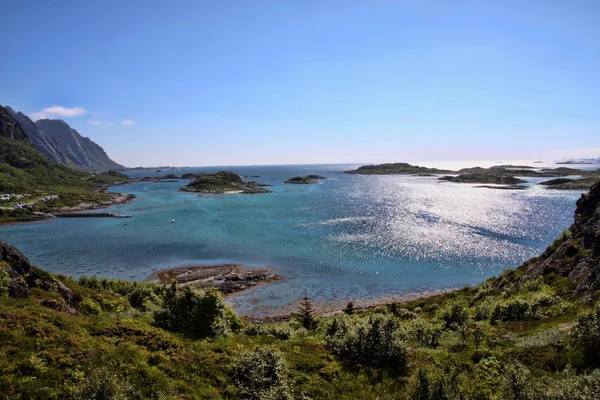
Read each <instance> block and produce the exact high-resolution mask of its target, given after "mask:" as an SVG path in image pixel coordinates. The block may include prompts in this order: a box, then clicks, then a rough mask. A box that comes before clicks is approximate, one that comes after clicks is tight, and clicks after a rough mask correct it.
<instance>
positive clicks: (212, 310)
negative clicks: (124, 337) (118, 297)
mask: <svg viewBox="0 0 600 400" xmlns="http://www.w3.org/2000/svg"><path fill="white" fill-rule="evenodd" d="M163 307H164V309H163V310H161V311H157V312H155V313H154V323H155V324H156V325H157V326H159V327H161V328H164V329H167V330H170V331H173V332H180V333H183V334H184V335H187V336H191V337H199V338H204V337H209V336H224V335H227V334H229V333H230V332H232V331H237V330H239V329H240V328H241V321H240V320H239V319H238V318H237V316H236V315H235V314H234V313H233V311H232V310H231V308H229V307H228V306H227V305H225V303H223V299H222V298H221V295H220V294H219V292H218V291H217V290H216V289H212V288H211V289H208V290H206V291H205V292H200V291H196V290H194V289H192V288H190V287H189V286H186V287H184V288H183V289H182V290H181V291H177V287H176V285H175V283H173V284H171V286H170V287H169V288H168V289H167V291H166V292H165V294H164V295H163Z"/></svg>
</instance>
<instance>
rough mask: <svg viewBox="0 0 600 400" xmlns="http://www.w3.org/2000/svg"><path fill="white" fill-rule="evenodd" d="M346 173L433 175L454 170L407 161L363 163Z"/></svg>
mask: <svg viewBox="0 0 600 400" xmlns="http://www.w3.org/2000/svg"><path fill="white" fill-rule="evenodd" d="M344 173H345V174H360V175H431V174H451V173H452V171H448V170H444V169H437V168H427V167H418V166H416V165H410V164H407V163H394V164H380V165H363V166H362V167H359V168H357V169H353V170H350V171H344Z"/></svg>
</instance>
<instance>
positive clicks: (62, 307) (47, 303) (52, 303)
mask: <svg viewBox="0 0 600 400" xmlns="http://www.w3.org/2000/svg"><path fill="white" fill-rule="evenodd" d="M40 304H41V305H43V306H44V307H48V308H51V309H53V310H56V311H61V312H65V313H67V314H69V315H71V316H74V315H77V311H76V310H75V309H74V308H73V307H69V306H68V305H66V304H65V303H63V302H62V301H58V300H54V299H42V300H40Z"/></svg>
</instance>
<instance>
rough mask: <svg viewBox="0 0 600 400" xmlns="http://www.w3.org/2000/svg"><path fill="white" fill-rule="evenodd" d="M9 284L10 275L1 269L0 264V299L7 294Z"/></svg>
mask: <svg viewBox="0 0 600 400" xmlns="http://www.w3.org/2000/svg"><path fill="white" fill-rule="evenodd" d="M9 283H10V275H8V273H7V272H6V271H5V270H4V268H2V265H1V264H0V297H2V296H5V295H7V294H8V284H9Z"/></svg>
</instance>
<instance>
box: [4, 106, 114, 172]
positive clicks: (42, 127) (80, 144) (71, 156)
mask: <svg viewBox="0 0 600 400" xmlns="http://www.w3.org/2000/svg"><path fill="white" fill-rule="evenodd" d="M0 107H1V106H0ZM4 112H5V113H8V114H9V115H11V116H12V118H14V120H16V121H17V122H18V124H19V125H20V127H21V128H22V130H23V131H24V132H25V134H26V138H27V137H28V138H29V140H31V141H32V142H33V144H34V145H35V147H36V148H37V149H38V150H39V151H40V152H42V153H43V154H44V155H46V156H47V157H50V158H51V159H53V160H54V161H56V162H59V163H61V164H65V165H68V166H71V167H74V168H77V169H82V170H85V171H90V172H104V171H108V170H111V169H123V168H124V167H123V166H122V165H121V164H118V163H116V162H115V161H113V160H111V159H110V157H109V156H108V155H107V154H106V152H105V151H104V149H103V148H102V147H101V146H99V145H98V144H97V143H95V142H94V141H92V140H91V139H90V138H88V137H84V136H82V135H81V134H80V133H79V132H77V131H76V130H75V129H73V128H71V127H70V126H69V125H68V124H67V123H66V122H65V121H63V120H60V119H54V120H52V119H42V120H38V121H36V122H33V121H32V120H31V119H30V118H29V117H28V116H27V115H25V114H23V113H22V112H17V111H15V110H13V109H12V108H10V107H8V106H7V107H4Z"/></svg>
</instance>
